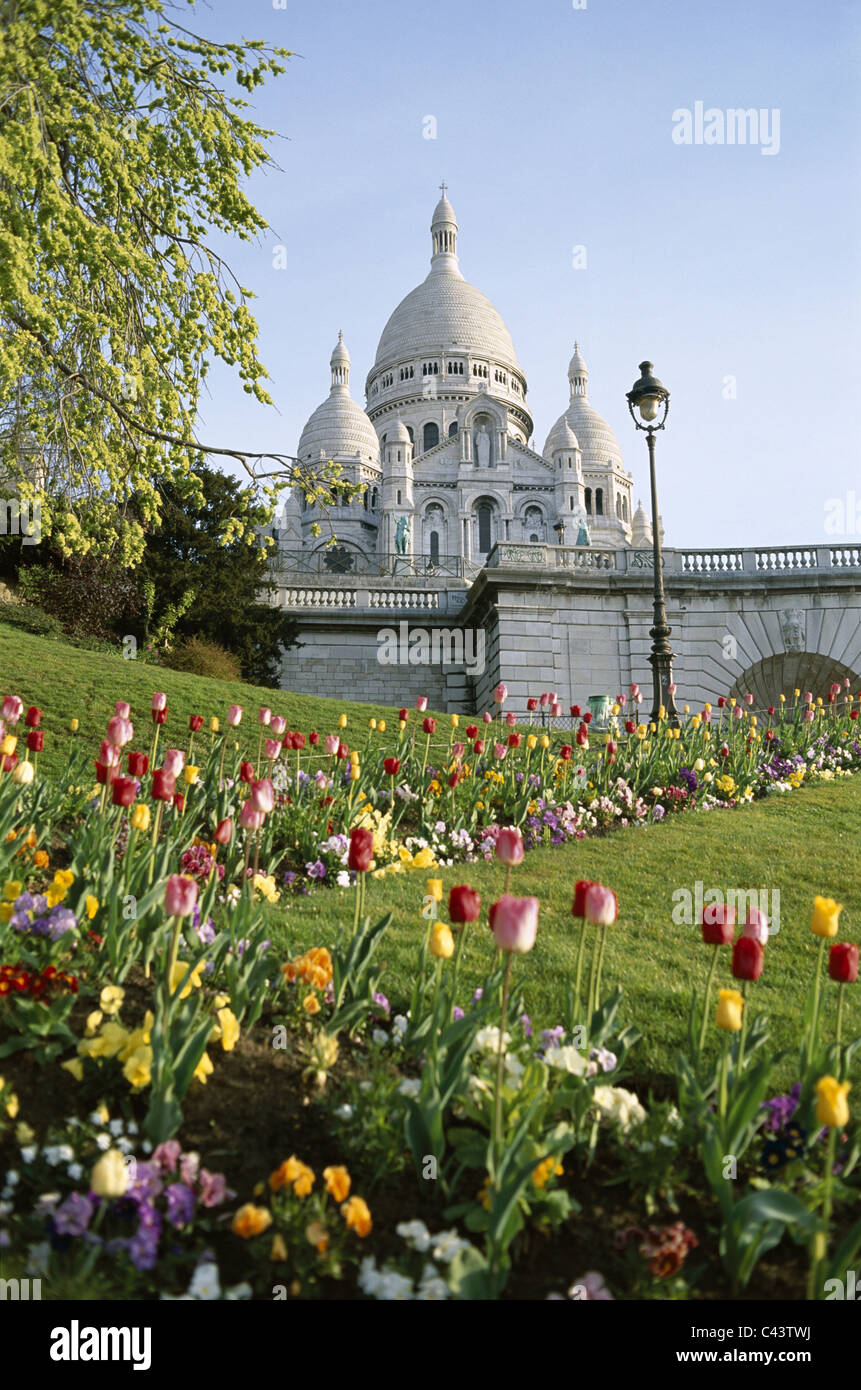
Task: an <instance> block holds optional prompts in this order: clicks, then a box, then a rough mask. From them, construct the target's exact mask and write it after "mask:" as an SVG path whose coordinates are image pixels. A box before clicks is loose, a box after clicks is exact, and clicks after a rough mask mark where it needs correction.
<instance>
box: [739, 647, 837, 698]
mask: <svg viewBox="0 0 861 1390" xmlns="http://www.w3.org/2000/svg"><path fill="white" fill-rule="evenodd" d="M845 680H848V681H849V682H850V689H851V691H852V694H857V693H858V691H859V690H861V676H859V674H858V673H857V672H856V671H853V670H852V669H851V668H850V667H849V666H844V664H843V662H842V661H837V660H835V658H834V657H833V656H828V655H827V654H823V653H822V652H807V651H802V652H778V654H777V655H776V656H767V657H764V658H763V659H762V661H757V662H755V663H754V664H753V666H749V667H748V668H747V670H746V671H743V672H742V674H741V675H740V676H738V677H737V678H736V680H735V681H734V682H733V684H732V685H731V687H730V689H729V690H728V692H727V694H728V695H734V696H735V697H736V699H738V700H742V699H744V696H745V695H748V694H750V695H752V696H753V703H754V706H755V707H756V708H757V709H767V708H768V706H769V705H777V704H778V703H779V700H780V696H781V695H785V696H786V701H787V704H792V703H794V700H795V691H796V690H800V691H801V692H802V694H804V692H805V691H807V690H810V691H812V692H813V697H814V699H816V697H817V696H821V697H822V701H823V703H824V704H827V702H828V691H829V688H830V687H831V686H832V685H840V687H841V689H842V688H843V682H844V681H845Z"/></svg>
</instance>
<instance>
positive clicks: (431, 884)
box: [426, 878, 442, 903]
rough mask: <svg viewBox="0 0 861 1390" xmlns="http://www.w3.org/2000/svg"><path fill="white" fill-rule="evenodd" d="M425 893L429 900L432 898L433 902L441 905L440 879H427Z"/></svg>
mask: <svg viewBox="0 0 861 1390" xmlns="http://www.w3.org/2000/svg"><path fill="white" fill-rule="evenodd" d="M426 891H427V895H428V897H429V898H433V900H434V902H437V903H441V902H442V879H441V878H429V879H428V881H427V890H426Z"/></svg>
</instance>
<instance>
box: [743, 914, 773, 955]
mask: <svg viewBox="0 0 861 1390" xmlns="http://www.w3.org/2000/svg"><path fill="white" fill-rule="evenodd" d="M741 934H742V936H749V937H750V939H751V940H752V941H758V942H759V943H760V945H761V946H765V945H767V944H768V918H767V917H766V915H765V913H764V912H760V910H759V908H758V907H749V908H748V910H747V919H746V921H745V924H744V926H743V927H742V929H741Z"/></svg>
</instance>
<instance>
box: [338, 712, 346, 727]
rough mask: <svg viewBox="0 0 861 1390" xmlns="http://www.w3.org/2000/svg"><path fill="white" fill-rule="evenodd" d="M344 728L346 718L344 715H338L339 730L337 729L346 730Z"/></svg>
mask: <svg viewBox="0 0 861 1390" xmlns="http://www.w3.org/2000/svg"><path fill="white" fill-rule="evenodd" d="M346 727H347V716H346V714H339V715H338V728H339V729H346Z"/></svg>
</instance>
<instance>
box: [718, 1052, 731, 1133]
mask: <svg viewBox="0 0 861 1390" xmlns="http://www.w3.org/2000/svg"><path fill="white" fill-rule="evenodd" d="M728 1065H729V1035H727V1037H726V1038H725V1039H724V1046H723V1052H722V1053H721V1059H720V1074H719V1077H718V1118H719V1119H720V1125H721V1133H723V1127H724V1123H725V1121H726V1100H727V1094H726V1090H727V1088H726V1075H727V1067H728Z"/></svg>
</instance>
